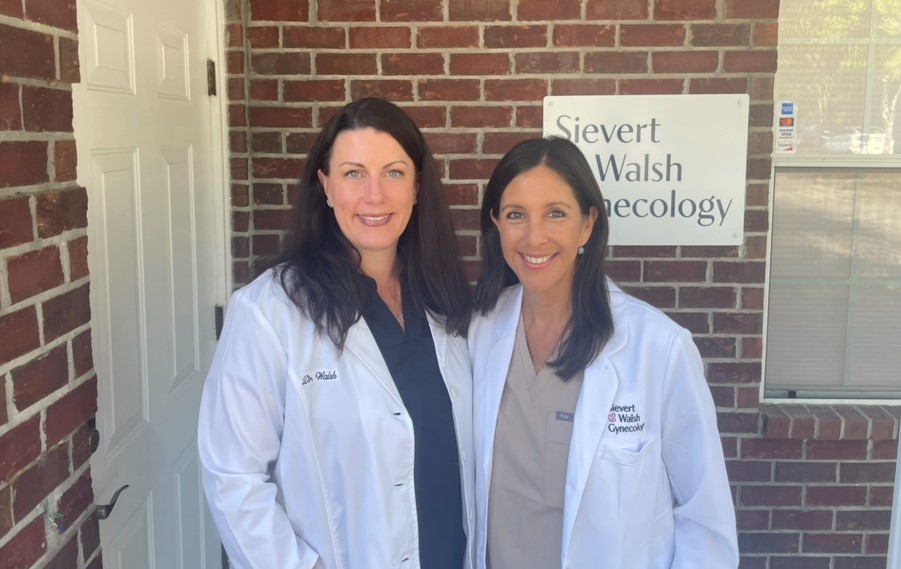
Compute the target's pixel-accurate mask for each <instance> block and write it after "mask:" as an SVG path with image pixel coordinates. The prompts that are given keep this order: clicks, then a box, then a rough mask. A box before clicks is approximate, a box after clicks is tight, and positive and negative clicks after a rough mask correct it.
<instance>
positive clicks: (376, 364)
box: [344, 318, 403, 405]
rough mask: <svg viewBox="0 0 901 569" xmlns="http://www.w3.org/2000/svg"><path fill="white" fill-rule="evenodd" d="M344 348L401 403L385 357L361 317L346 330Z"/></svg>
mask: <svg viewBox="0 0 901 569" xmlns="http://www.w3.org/2000/svg"><path fill="white" fill-rule="evenodd" d="M344 349H345V350H347V351H348V352H350V353H351V354H352V355H353V356H355V357H356V358H358V359H359V360H360V362H362V363H363V365H365V366H366V367H367V368H369V370H370V371H371V372H372V374H373V375H374V376H375V377H376V379H377V380H378V382H379V384H380V385H381V386H382V387H383V388H385V391H387V392H388V393H389V394H390V395H391V396H392V397H394V399H395V400H396V401H397V402H398V403H400V404H401V405H403V401H402V400H401V398H400V393H399V392H398V391H397V386H396V385H395V384H394V379H393V378H392V377H391V372H390V371H389V370H388V365H387V364H386V363H385V358H384V357H382V352H381V350H379V345H378V344H377V343H376V342H375V337H374V336H373V335H372V331H371V330H370V329H369V326H368V325H367V324H366V321H365V320H364V319H363V318H360V319H359V320H357V322H356V323H355V324H354V325H353V326H351V327H350V328H349V329H348V330H347V340H346V341H345V342H344Z"/></svg>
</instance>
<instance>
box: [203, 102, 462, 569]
mask: <svg viewBox="0 0 901 569" xmlns="http://www.w3.org/2000/svg"><path fill="white" fill-rule="evenodd" d="M470 315H471V298H470V291H469V288H468V284H467V282H466V278H465V276H464V273H463V270H462V268H461V264H460V262H459V260H458V255H457V247H456V239H455V235H454V230H453V226H452V223H451V219H450V214H449V211H448V208H447V205H446V202H445V199H444V194H443V190H442V186H441V182H440V176H439V174H438V171H437V169H436V167H435V164H434V162H433V159H432V157H431V155H430V153H429V150H428V147H427V145H426V143H425V141H424V139H423V136H422V133H421V132H420V131H419V129H418V128H417V127H416V126H415V125H414V123H413V122H412V121H411V120H410V118H409V117H408V116H407V115H406V114H405V113H404V112H403V111H402V110H401V109H399V108H398V107H397V106H395V105H393V104H391V103H389V102H387V101H384V100H381V99H363V100H360V101H357V102H354V103H351V104H349V105H347V106H345V107H344V108H343V109H342V110H341V111H340V112H339V113H338V114H337V115H336V116H335V117H334V118H332V119H331V120H330V121H329V122H328V124H327V125H326V126H325V127H324V129H323V131H322V132H321V133H320V134H319V136H318V138H317V140H316V142H315V143H314V144H313V147H312V149H311V150H310V152H309V155H308V158H307V163H306V167H305V171H304V174H303V178H302V179H301V181H300V188H299V193H298V202H297V204H296V222H295V226H294V232H293V235H292V236H291V237H290V238H289V240H288V242H287V245H286V247H285V249H284V252H283V253H282V255H281V258H280V259H279V263H278V264H277V265H276V266H275V267H274V268H273V269H270V270H269V271H267V272H265V273H263V274H262V275H260V276H259V277H258V278H257V279H256V280H254V281H253V282H252V283H251V284H249V285H248V286H246V287H244V288H242V289H241V290H239V291H238V292H236V293H235V294H234V296H233V297H232V300H231V302H230V303H229V308H228V312H227V314H226V321H225V327H224V330H223V334H222V338H221V340H220V343H219V346H218V350H217V352H216V356H215V359H214V362H213V365H212V368H211V370H210V372H209V376H208V378H207V381H206V384H205V386H204V392H203V399H202V403H201V409H200V427H199V434H198V444H199V451H200V460H201V465H202V474H203V484H204V489H205V492H206V496H207V501H208V503H209V506H210V510H211V511H212V514H213V518H214V520H215V522H216V525H217V527H218V529H219V533H220V536H221V538H222V542H223V544H224V546H225V549H226V551H227V553H228V556H229V558H230V560H231V564H232V567H235V568H236V569H264V568H265V569H275V568H277V569H301V568H304V569H310V568H316V569H371V568H375V567H378V568H383V567H401V568H405V567H410V568H419V567H422V568H425V569H460V568H462V567H466V568H469V567H471V565H472V544H471V543H470V542H469V540H468V537H470V536H472V535H473V521H474V518H473V502H474V501H473V468H474V467H473V462H474V461H473V456H472V430H471V429H472V427H471V422H472V398H471V374H470V363H469V358H468V353H467V350H466V343H465V333H466V329H467V326H468V323H469V317H470Z"/></svg>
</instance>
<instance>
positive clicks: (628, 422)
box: [607, 403, 644, 435]
mask: <svg viewBox="0 0 901 569" xmlns="http://www.w3.org/2000/svg"><path fill="white" fill-rule="evenodd" d="M607 430H608V431H610V432H611V433H613V434H615V435H620V434H623V433H638V432H641V431H643V430H644V422H642V420H641V414H639V412H638V410H636V408H635V404H634V403H633V404H632V405H611V406H610V414H608V415H607Z"/></svg>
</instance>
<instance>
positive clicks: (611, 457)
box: [601, 441, 653, 466]
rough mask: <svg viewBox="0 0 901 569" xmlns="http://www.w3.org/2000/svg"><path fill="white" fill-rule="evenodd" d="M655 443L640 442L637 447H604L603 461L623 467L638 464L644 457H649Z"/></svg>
mask: <svg viewBox="0 0 901 569" xmlns="http://www.w3.org/2000/svg"><path fill="white" fill-rule="evenodd" d="M652 442H653V441H640V442H639V443H638V445H637V446H635V447H617V446H609V445H608V446H604V447H603V452H602V453H601V460H606V461H610V462H615V463H616V464H622V465H623V466H633V465H636V464H638V463H639V462H640V461H641V460H642V458H643V457H645V456H647V455H648V452H649V449H650V448H651V447H652V446H653V445H652Z"/></svg>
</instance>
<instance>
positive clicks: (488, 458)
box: [473, 287, 522, 480]
mask: <svg viewBox="0 0 901 569" xmlns="http://www.w3.org/2000/svg"><path fill="white" fill-rule="evenodd" d="M505 301H506V302H505V304H504V305H503V306H498V307H497V308H496V309H495V310H496V311H497V312H496V314H495V315H494V318H495V321H494V325H493V329H494V332H495V335H494V337H493V338H491V341H493V342H494V345H493V346H491V348H490V349H489V350H488V357H487V358H485V359H484V360H482V361H484V366H485V368H484V370H475V373H474V374H473V376H474V377H476V378H479V381H478V383H477V384H476V385H475V386H474V387H475V395H474V396H475V401H476V404H477V405H478V404H481V405H482V412H481V413H479V414H478V415H480V416H481V417H484V418H485V422H484V424H483V425H481V427H482V428H483V429H485V437H483V438H481V439H480V440H482V441H492V444H491V445H490V446H488V448H484V449H481V451H482V452H481V454H482V458H483V461H484V464H485V465H486V467H487V468H486V475H487V477H488V478H487V479H488V480H491V466H492V461H493V458H494V434H495V431H496V430H497V414H498V411H499V410H500V406H501V396H502V395H503V393H504V385H505V383H506V379H507V372H508V371H509V369H510V356H511V355H512V354H513V343H514V341H515V340H516V326H517V324H518V323H519V314H520V312H521V310H522V287H516V289H515V290H514V291H512V292H511V293H510V295H509V296H507V297H506V298H505Z"/></svg>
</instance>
